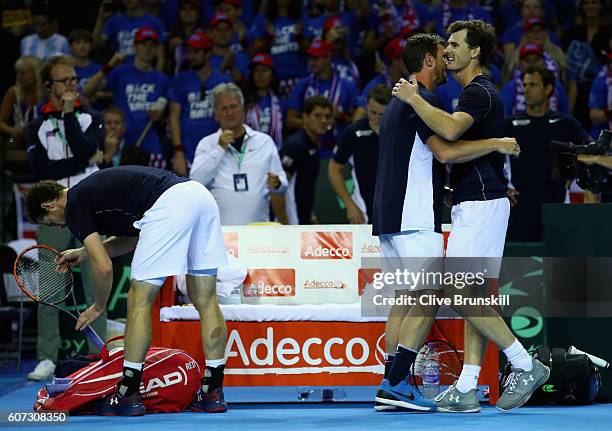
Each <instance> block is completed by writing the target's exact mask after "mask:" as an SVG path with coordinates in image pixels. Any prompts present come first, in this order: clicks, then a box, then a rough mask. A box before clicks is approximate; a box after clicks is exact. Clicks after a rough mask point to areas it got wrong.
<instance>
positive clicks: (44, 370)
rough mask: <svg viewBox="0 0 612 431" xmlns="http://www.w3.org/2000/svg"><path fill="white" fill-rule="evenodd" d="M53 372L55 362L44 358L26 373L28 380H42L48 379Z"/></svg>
mask: <svg viewBox="0 0 612 431" xmlns="http://www.w3.org/2000/svg"><path fill="white" fill-rule="evenodd" d="M54 372H55V364H54V363H53V361H51V360H50V359H45V360H43V361H40V362H39V363H38V364H37V365H36V368H34V371H32V372H31V373H30V374H28V380H36V381H38V382H39V381H42V380H49V379H50V378H51V377H53V373H54Z"/></svg>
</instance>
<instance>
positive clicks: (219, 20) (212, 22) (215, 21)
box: [210, 13, 232, 28]
mask: <svg viewBox="0 0 612 431" xmlns="http://www.w3.org/2000/svg"><path fill="white" fill-rule="evenodd" d="M222 22H226V23H228V24H229V25H232V20H231V19H230V17H229V16H227V15H223V14H220V13H218V14H216V15H215V16H214V17H213V19H211V20H210V27H211V28H212V27H214V26H216V25H217V24H219V23H222Z"/></svg>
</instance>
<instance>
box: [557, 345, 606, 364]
mask: <svg viewBox="0 0 612 431" xmlns="http://www.w3.org/2000/svg"><path fill="white" fill-rule="evenodd" d="M567 353H571V354H575V355H579V354H582V355H587V356H588V357H589V359H590V360H591V362H593V363H594V364H595V365H597V366H598V367H601V368H609V367H610V363H609V362H608V361H606V360H605V359H602V358H600V357H598V356H595V355H591V354H590V353H587V352H583V351H582V350H580V349H577V348H576V347H574V346H570V348H569V349H567Z"/></svg>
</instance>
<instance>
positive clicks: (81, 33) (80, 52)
mask: <svg viewBox="0 0 612 431" xmlns="http://www.w3.org/2000/svg"><path fill="white" fill-rule="evenodd" d="M68 42H70V50H71V51H72V58H73V59H74V70H75V71H76V74H77V78H79V83H78V85H77V88H78V89H79V91H81V92H82V91H83V88H85V84H87V81H88V80H89V78H91V77H92V76H93V75H95V74H96V73H97V72H99V71H100V69H102V65H100V64H99V63H96V62H95V61H92V60H91V58H90V54H91V50H92V49H93V36H92V35H91V32H90V31H89V30H87V29H84V28H78V29H76V30H73V31H71V32H70V34H69V35H68ZM111 98H112V95H111V94H109V93H108V92H104V91H97V92H96V93H94V94H93V96H92V97H91V98H89V100H87V101H88V102H89V103H92V104H93V106H94V107H95V108H96V109H99V108H101V107H102V103H104V102H108V101H110V99H111Z"/></svg>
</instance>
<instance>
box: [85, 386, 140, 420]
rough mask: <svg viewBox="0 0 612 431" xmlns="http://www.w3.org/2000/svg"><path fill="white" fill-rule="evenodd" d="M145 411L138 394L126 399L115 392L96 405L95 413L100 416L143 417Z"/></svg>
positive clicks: (135, 393)
mask: <svg viewBox="0 0 612 431" xmlns="http://www.w3.org/2000/svg"><path fill="white" fill-rule="evenodd" d="M146 411H147V410H146V409H145V406H144V404H143V402H142V397H141V396H140V392H134V393H133V394H132V395H129V396H127V397H124V396H121V395H119V394H118V393H117V392H115V393H114V394H112V395H111V396H110V397H107V398H104V399H103V400H102V401H100V402H99V403H98V405H96V413H98V414H99V415H102V416H143V415H144V414H145V413H146Z"/></svg>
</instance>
